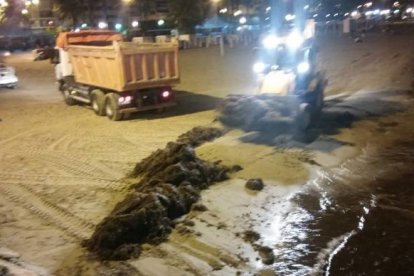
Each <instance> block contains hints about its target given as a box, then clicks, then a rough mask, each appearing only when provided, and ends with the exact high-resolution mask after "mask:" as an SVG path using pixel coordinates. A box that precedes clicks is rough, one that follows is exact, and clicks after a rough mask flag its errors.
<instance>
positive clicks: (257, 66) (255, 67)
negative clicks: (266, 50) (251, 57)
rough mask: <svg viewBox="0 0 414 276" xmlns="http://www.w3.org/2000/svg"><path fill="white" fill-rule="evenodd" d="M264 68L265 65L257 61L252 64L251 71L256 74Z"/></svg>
mask: <svg viewBox="0 0 414 276" xmlns="http://www.w3.org/2000/svg"><path fill="white" fill-rule="evenodd" d="M265 69H266V65H265V64H264V63H263V62H257V63H255V64H254V65H253V71H254V72H255V73H256V74H260V73H263V71H264V70H265Z"/></svg>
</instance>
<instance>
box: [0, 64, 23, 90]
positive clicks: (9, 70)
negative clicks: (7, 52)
mask: <svg viewBox="0 0 414 276" xmlns="http://www.w3.org/2000/svg"><path fill="white" fill-rule="evenodd" d="M18 81H19V80H18V78H17V77H16V75H15V70H14V68H13V67H11V66H8V65H7V64H5V63H0V87H7V88H11V89H14V88H16V86H17V82H18Z"/></svg>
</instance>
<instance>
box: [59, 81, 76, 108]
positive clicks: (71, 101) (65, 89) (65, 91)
mask: <svg viewBox="0 0 414 276" xmlns="http://www.w3.org/2000/svg"><path fill="white" fill-rule="evenodd" d="M62 95H63V100H64V101H65V103H66V104H67V105H69V106H72V105H75V104H76V100H75V99H73V98H71V96H70V92H69V88H68V87H66V86H64V87H63V89H62Z"/></svg>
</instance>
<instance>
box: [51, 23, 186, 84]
mask: <svg viewBox="0 0 414 276" xmlns="http://www.w3.org/2000/svg"><path fill="white" fill-rule="evenodd" d="M119 40H120V39H119V36H117V35H116V34H113V33H112V34H111V32H107V33H105V32H101V33H99V32H96V31H95V32H90V33H87V32H85V33H83V35H77V34H76V33H73V34H71V35H68V36H67V37H65V38H61V42H60V47H62V48H64V49H65V50H67V51H68V52H69V57H70V62H71V64H72V67H73V74H74V77H75V80H76V81H77V82H78V83H82V84H86V85H90V86H94V87H99V88H103V89H108V90H112V91H117V92H123V91H131V90H135V89H142V88H150V87H159V86H171V85H174V84H176V83H178V82H179V79H180V74H179V67H178V45H177V44H173V43H140V44H138V43H132V42H121V41H119ZM58 42H59V38H58ZM99 42H101V43H99ZM102 42H104V43H102ZM105 42H106V43H105ZM108 44H109V45H108ZM97 45H106V46H97Z"/></svg>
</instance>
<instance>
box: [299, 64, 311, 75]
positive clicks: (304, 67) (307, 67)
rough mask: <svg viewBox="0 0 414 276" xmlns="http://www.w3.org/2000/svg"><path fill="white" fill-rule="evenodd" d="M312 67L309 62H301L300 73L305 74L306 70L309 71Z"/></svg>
mask: <svg viewBox="0 0 414 276" xmlns="http://www.w3.org/2000/svg"><path fill="white" fill-rule="evenodd" d="M309 69H310V64H309V63H307V62H301V63H299V65H298V67H297V70H298V73H299V74H304V73H306V72H308V71H309Z"/></svg>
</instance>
